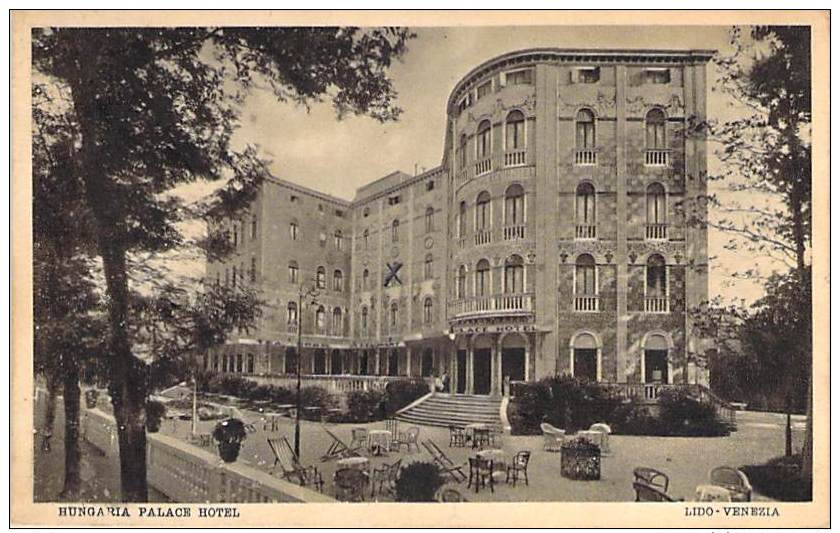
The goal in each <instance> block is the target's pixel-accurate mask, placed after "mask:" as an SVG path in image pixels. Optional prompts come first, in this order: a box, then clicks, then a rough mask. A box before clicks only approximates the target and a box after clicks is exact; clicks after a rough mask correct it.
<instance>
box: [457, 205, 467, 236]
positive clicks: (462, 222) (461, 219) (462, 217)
mask: <svg viewBox="0 0 840 533" xmlns="http://www.w3.org/2000/svg"><path fill="white" fill-rule="evenodd" d="M466 235H467V202H465V201H461V203H460V204H458V236H459V237H464V236H466Z"/></svg>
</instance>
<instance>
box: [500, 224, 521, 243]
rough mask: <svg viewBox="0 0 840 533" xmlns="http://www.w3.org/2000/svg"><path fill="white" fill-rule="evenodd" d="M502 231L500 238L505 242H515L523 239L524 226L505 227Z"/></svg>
mask: <svg viewBox="0 0 840 533" xmlns="http://www.w3.org/2000/svg"><path fill="white" fill-rule="evenodd" d="M502 229H503V231H502V236H503V237H504V240H506V241H517V240H521V239H524V238H525V224H517V225H515V226H505V227H504V228H502Z"/></svg>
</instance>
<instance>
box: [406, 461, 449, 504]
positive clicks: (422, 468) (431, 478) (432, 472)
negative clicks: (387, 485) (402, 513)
mask: <svg viewBox="0 0 840 533" xmlns="http://www.w3.org/2000/svg"><path fill="white" fill-rule="evenodd" d="M443 483H444V480H443V478H442V477H441V475H440V472H439V471H438V468H437V466H435V465H434V464H433V463H424V462H417V463H411V464H410V465H408V466H406V467H404V468H403V469H402V470H401V471H400V474H399V477H397V483H396V492H397V501H398V502H433V501H435V493H436V492H437V490H438V489H439V488H440V487H441V485H443Z"/></svg>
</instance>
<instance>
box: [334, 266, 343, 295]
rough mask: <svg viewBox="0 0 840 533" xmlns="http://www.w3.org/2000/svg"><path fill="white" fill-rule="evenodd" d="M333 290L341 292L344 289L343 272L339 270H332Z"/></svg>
mask: <svg viewBox="0 0 840 533" xmlns="http://www.w3.org/2000/svg"><path fill="white" fill-rule="evenodd" d="M333 290H334V291H338V292H341V291H343V290H344V274H342V273H341V270H336V271H335V272H333Z"/></svg>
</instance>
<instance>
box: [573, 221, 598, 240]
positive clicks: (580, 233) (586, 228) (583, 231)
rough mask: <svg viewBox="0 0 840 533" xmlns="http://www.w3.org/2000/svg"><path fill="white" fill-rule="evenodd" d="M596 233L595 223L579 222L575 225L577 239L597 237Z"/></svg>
mask: <svg viewBox="0 0 840 533" xmlns="http://www.w3.org/2000/svg"><path fill="white" fill-rule="evenodd" d="M595 235H596V233H595V224H577V225H576V226H575V239H578V240H588V239H594V238H596V237H595Z"/></svg>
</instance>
